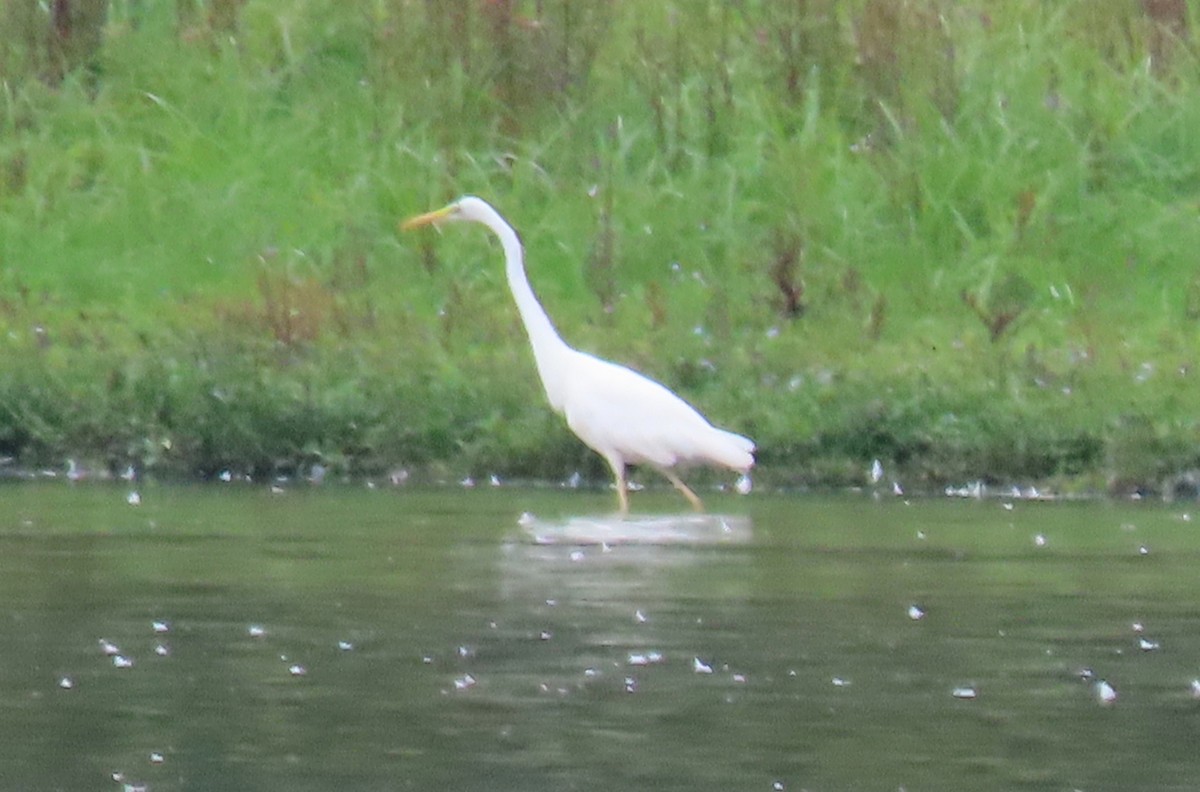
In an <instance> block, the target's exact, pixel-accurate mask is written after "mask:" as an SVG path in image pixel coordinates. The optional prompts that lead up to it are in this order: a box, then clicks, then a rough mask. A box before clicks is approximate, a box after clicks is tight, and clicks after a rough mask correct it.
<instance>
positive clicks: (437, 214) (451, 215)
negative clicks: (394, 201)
mask: <svg viewBox="0 0 1200 792" xmlns="http://www.w3.org/2000/svg"><path fill="white" fill-rule="evenodd" d="M489 213H492V214H494V213H495V210H493V209H492V208H491V207H490V206H489V205H488V203H487V201H485V200H483V199H482V198H476V197H475V196H473V195H464V196H463V197H462V198H459V199H458V200H457V201H455V202H453V203H451V204H447V205H446V206H443V207H442V208H441V209H435V210H434V211H432V212H426V213H425V214H421V215H417V216H416V217H410V218H408V219H407V220H405V221H404V222H402V223H401V224H400V230H401V231H411V230H412V229H414V228H420V227H421V226H427V225H435V226H436V225H441V224H442V223H449V222H453V221H462V220H474V221H476V222H480V221H482V220H483V218H484V217H485V216H487V215H488V214H489Z"/></svg>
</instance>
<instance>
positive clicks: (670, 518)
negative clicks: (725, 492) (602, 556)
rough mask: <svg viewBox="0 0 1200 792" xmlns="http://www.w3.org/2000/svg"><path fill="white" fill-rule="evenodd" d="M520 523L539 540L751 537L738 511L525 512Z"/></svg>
mask: <svg viewBox="0 0 1200 792" xmlns="http://www.w3.org/2000/svg"><path fill="white" fill-rule="evenodd" d="M519 522H520V525H521V527H522V528H524V529H525V530H526V531H527V532H528V533H529V535H530V536H531V537H533V541H535V542H537V543H538V544H574V545H589V544H607V545H615V544H654V545H666V544H685V545H706V544H736V543H743V542H748V541H750V538H751V522H750V519H749V518H748V517H744V516H741V515H719V514H683V515H675V514H672V515H662V516H631V517H624V518H622V517H617V516H611V517H609V516H606V517H568V518H566V519H560V520H543V519H540V518H538V517H535V516H534V515H532V514H529V513H528V512H526V513H525V514H523V515H521V519H520V521H519Z"/></svg>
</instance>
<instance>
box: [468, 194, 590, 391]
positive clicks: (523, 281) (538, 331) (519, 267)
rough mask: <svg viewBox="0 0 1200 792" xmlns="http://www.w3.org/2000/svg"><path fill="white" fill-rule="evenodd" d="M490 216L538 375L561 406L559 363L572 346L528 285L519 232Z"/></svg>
mask: <svg viewBox="0 0 1200 792" xmlns="http://www.w3.org/2000/svg"><path fill="white" fill-rule="evenodd" d="M491 219H492V220H493V222H488V223H486V225H487V226H488V228H490V229H491V230H492V231H493V233H495V234H496V236H497V237H499V239H500V244H501V246H502V247H503V248H504V261H505V272H506V274H507V276H508V288H509V290H510V291H511V292H512V296H513V300H514V301H515V302H516V303H517V310H518V311H519V312H520V313H521V321H522V323H524V325H525V333H526V334H527V335H528V336H529V343H530V345H531V346H532V347H533V358H534V361H535V362H536V363H537V369H538V376H540V377H541V379H542V386H543V387H544V388H545V390H546V395H547V397H549V399H550V404H551V405H552V406H554V407H555V408H559V407H561V404H562V400H561V393H562V382H561V381H560V378H559V376H560V375H559V373H560V372H561V371H562V366H561V365H558V362H559V361H560V360H561V359H562V357H563V355H564V353H567V352H569V351H570V349H571V348H570V347H569V346H567V343H566V342H565V341H563V340H562V338H561V337H559V335H558V332H557V331H556V330H555V329H554V324H553V322H551V321H550V317H549V316H547V315H546V311H545V309H543V308H542V305H541V303H539V302H538V299H537V296H536V295H535V294H534V293H533V287H531V286H530V285H529V278H528V277H526V275H525V252H524V249H523V248H522V246H521V240H520V238H519V237H518V236H517V232H516V231H514V230H513V229H512V227H511V226H509V225H508V223H506V222H504V220H503V219H502V218H501V217H500V215H499V214H496V215H495V217H494V218H491Z"/></svg>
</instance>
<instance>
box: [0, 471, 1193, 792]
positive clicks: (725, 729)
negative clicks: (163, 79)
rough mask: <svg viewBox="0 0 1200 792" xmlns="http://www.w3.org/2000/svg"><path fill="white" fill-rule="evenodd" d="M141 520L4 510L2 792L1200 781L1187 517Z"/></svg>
mask: <svg viewBox="0 0 1200 792" xmlns="http://www.w3.org/2000/svg"><path fill="white" fill-rule="evenodd" d="M140 492H141V503H140V504H139V505H136V506H135V505H130V504H129V503H128V502H127V494H128V488H120V487H115V486H111V485H89V486H69V485H67V484H65V483H54V484H37V485H30V484H19V485H18V484H9V485H5V486H4V487H3V488H0V498H2V499H3V503H4V509H3V512H2V514H0V623H2V624H3V629H2V631H0V789H6V790H7V789H39V790H45V789H64V790H79V789H117V790H120V789H121V788H122V786H123V785H125V784H128V785H132V786H139V785H148V786H149V788H150V789H151V790H158V791H159V792H161V791H162V790H178V789H218V788H223V789H242V790H276V789H277V790H329V789H353V790H390V789H420V790H427V789H463V790H473V789H478V790H485V789H486V790H503V789H521V790H564V789H576V790H592V789H596V790H601V789H603V790H610V789H614V790H615V789H655V790H674V789H678V790H733V789H745V790H764V791H765V790H773V789H787V790H799V789H809V790H843V789H845V790H849V789H878V790H895V789H900V788H904V789H907V790H929V789H947V790H962V789H976V790H978V789H1047V790H1071V789H1081V790H1088V791H1089V792H1094V791H1095V790H1130V789H1139V790H1152V789H1192V788H1196V787H1198V786H1200V749H1198V746H1200V701H1198V700H1196V699H1195V698H1194V697H1193V692H1192V681H1193V680H1194V679H1197V678H1198V677H1200V604H1198V594H1200V584H1198V582H1197V573H1196V570H1197V558H1198V553H1200V550H1198V548H1200V540H1198V539H1197V536H1196V526H1195V525H1194V524H1193V523H1192V521H1191V515H1190V514H1189V511H1188V510H1189V508H1190V506H1180V505H1175V506H1164V505H1161V504H1130V503H1122V504H1116V503H1111V502H1098V503H1071V504H1068V503H1040V502H1028V501H1018V502H1015V503H1014V502H1011V501H1001V500H984V501H974V500H970V501H968V500H961V501H959V500H955V501H948V500H916V501H913V502H911V503H906V502H904V501H902V500H899V499H894V498H891V497H888V498H885V499H879V500H875V499H872V498H870V497H868V496H845V497H819V496H789V497H782V496H780V497H771V496H760V495H755V496H752V497H749V498H729V499H726V500H722V499H720V498H718V497H715V496H714V498H713V499H712V502H711V503H710V507H711V508H712V509H713V511H714V512H717V513H719V514H721V515H724V516H725V517H726V519H727V521H729V523H730V525H731V526H732V528H733V530H732V532H731V533H729V534H728V535H725V536H722V535H721V534H720V532H719V531H718V532H717V533H715V534H714V533H712V532H708V533H705V531H709V529H711V528H712V525H715V524H716V523H712V524H707V525H701V526H700V527H697V526H696V525H694V524H692V525H691V527H688V524H686V523H683V522H681V523H679V524H678V526H677V528H678V530H674V531H668V532H664V538H663V539H662V540H661V541H656V540H655V535H654V530H656V529H653V526H654V525H660V526H661V520H662V518H663V515H664V514H669V513H670V510H672V509H675V508H677V507H678V502H677V501H676V500H675V498H674V495H673V494H672V493H666V492H664V493H638V495H637V498H636V500H635V506H637V507H641V508H644V509H646V510H647V511H649V512H653V513H655V514H656V518H655V519H656V520H657V521H658V522H655V521H646V522H644V523H642V522H638V521H635V522H634V528H633V529H631V530H630V531H629V532H628V535H622V536H618V537H616V539H615V540H613V537H612V536H611V535H610V536H608V537H607V538H608V539H609V540H612V541H609V542H608V544H595V543H587V542H585V541H583V539H584V538H582V537H574V539H573V540H572V541H559V542H557V543H547V544H539V543H535V542H534V541H533V540H532V538H531V537H532V533H535V532H534V531H532V530H531V529H530V530H527V528H526V527H522V523H524V524H527V525H532V524H536V525H538V526H540V529H541V533H542V534H543V535H544V534H545V533H546V531H547V530H549V531H551V532H553V531H555V530H556V529H563V530H564V531H565V529H566V527H567V526H570V525H572V524H574V526H575V528H578V527H579V522H578V521H576V522H575V523H572V521H571V519H570V518H572V517H578V516H580V515H592V516H593V517H595V516H599V515H603V514H604V512H605V510H606V509H609V508H611V506H612V504H611V502H610V501H611V496H610V494H608V493H581V492H558V491H551V490H532V489H509V488H500V489H487V490H484V489H479V490H472V491H467V490H442V491H436V492H428V491H424V492H422V491H414V490H407V489H393V488H388V489H378V490H373V491H368V490H366V489H365V488H359V487H340V488H339V487H324V488H312V489H309V488H297V489H295V490H290V491H287V492H284V493H282V494H271V493H270V492H269V491H267V490H265V489H263V488H259V487H253V486H250V485H244V486H238V485H228V486H213V487H203V488H182V487H181V488H174V487H165V486H162V487H155V486H146V487H143V488H142V489H141V491H140ZM524 512H531V513H532V514H533V515H536V519H535V520H533V521H531V520H530V518H528V517H526V518H525V520H524V521H522V520H521V515H522V513H524ZM1197 520H1198V521H1200V515H1197ZM639 526H641V527H642V528H645V527H646V526H650V528H647V529H646V530H643V531H641V532H639V530H640V528H639ZM562 532H563V531H560V534H561V533H562ZM543 538H545V537H544V536H543ZM560 538H561V537H560ZM1138 628H1140V629H1141V632H1138ZM101 641H104V642H107V644H102V643H101ZM1141 642H1144V643H1141ZM106 651H108V652H116V654H112V655H110V654H107V653H106ZM117 657H120V658H123V659H122V660H116V658H117ZM1085 668H1088V669H1091V670H1092V671H1093V672H1094V674H1095V676H1096V677H1097V678H1103V679H1104V680H1106V681H1107V683H1108V684H1109V685H1110V686H1111V689H1112V690H1113V691H1115V694H1116V697H1117V698H1116V700H1115V702H1113V703H1111V704H1104V703H1102V702H1101V701H1100V697H1099V695H1098V685H1097V682H1096V681H1095V680H1089V679H1083V678H1081V670H1082V669H1085ZM114 779H116V780H114Z"/></svg>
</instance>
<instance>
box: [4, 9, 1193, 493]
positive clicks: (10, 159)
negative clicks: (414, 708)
mask: <svg viewBox="0 0 1200 792" xmlns="http://www.w3.org/2000/svg"><path fill="white" fill-rule="evenodd" d="M1194 17H1195V14H1194V9H1189V8H1188V7H1187V6H1186V5H1185V4H1184V3H1183V2H1182V0H1179V1H1178V2H1176V1H1174V0H1142V2H1136V1H1135V0H1055V1H1054V2H1049V1H1048V0H1047V1H1044V2H1043V1H1042V0H1010V2H1005V3H980V2H967V1H966V0H960V1H959V2H952V1H951V0H852V1H850V2H834V0H793V1H789V2H783V0H779V1H778V2H772V1H770V0H758V1H755V0H742V2H718V1H717V0H712V1H711V2H710V1H709V0H676V1H675V2H666V1H664V2H632V1H629V0H627V1H625V2H621V0H539V1H538V2H517V1H515V0H478V1H475V0H470V1H468V0H461V1H460V2H417V1H416V0H350V1H343V0H286V1H285V2H267V1H266V0H249V1H247V0H213V2H209V3H202V2H198V0H190V2H189V0H180V1H179V2H177V3H175V4H163V3H145V2H137V1H136V0H125V1H124V2H119V1H118V0H112V2H100V1H99V0H90V1H89V0H75V2H56V3H53V4H35V3H31V2H28V3H27V2H23V1H22V0H6V2H2V3H0V76H2V77H3V83H2V85H0V88H2V90H3V93H2V95H0V324H2V326H3V332H2V333H0V453H4V454H6V455H8V456H10V457H13V458H14V460H15V464H17V465H21V466H25V467H32V466H43V465H52V466H59V465H62V464H64V462H65V460H66V459H67V458H68V457H73V458H81V459H87V460H90V461H91V462H92V463H93V464H102V465H105V466H111V467H113V468H124V467H125V466H126V465H127V464H130V463H132V464H135V465H137V466H140V467H144V468H148V469H151V470H157V471H160V472H161V473H162V474H179V473H182V474H186V475H194V474H201V475H207V474H211V473H213V472H215V471H218V470H221V469H225V468H231V469H234V470H240V471H247V472H252V473H256V474H265V473H269V472H273V471H277V470H292V469H297V468H303V467H305V466H307V465H309V464H311V463H314V462H321V463H322V464H324V465H326V466H330V467H332V468H333V469H335V470H346V471H349V472H379V471H384V470H388V469H392V468H394V467H399V466H403V467H406V468H409V469H412V470H414V471H425V472H432V473H436V474H439V475H456V476H457V475H465V474H467V473H472V474H475V475H481V474H487V473H496V474H499V475H504V476H533V477H547V478H561V477H564V476H566V475H569V473H570V472H571V471H573V470H576V469H579V470H583V471H584V472H585V473H588V472H591V473H600V474H602V470H601V469H600V467H599V463H598V461H597V460H593V459H592V456H591V454H590V453H589V452H588V451H587V450H586V449H584V448H582V446H580V445H579V444H578V443H577V441H575V440H574V439H573V438H572V437H571V436H570V435H569V433H568V432H567V430H566V429H565V428H564V427H562V426H561V425H560V422H559V421H558V419H557V417H556V416H553V415H552V414H551V413H550V412H549V410H548V409H547V408H546V407H545V405H544V401H543V399H542V398H541V394H540V392H539V386H538V384H537V382H536V377H535V373H534V369H533V365H532V360H531V357H530V355H529V352H528V350H527V348H526V346H525V341H524V337H523V334H522V331H521V328H520V325H519V323H518V320H517V317H516V313H515V310H514V309H513V307H512V305H511V301H510V298H509V295H508V293H507V290H506V288H505V284H504V279H503V269H502V267H501V262H500V253H499V250H498V248H497V247H496V246H495V245H494V244H493V242H492V240H491V239H490V238H488V237H487V235H486V234H485V233H484V232H482V231H481V230H478V229H468V228H454V229H452V230H449V231H447V232H446V233H445V234H444V235H441V236H438V235H436V234H433V233H422V234H411V235H404V236H403V237H401V236H400V235H399V234H398V233H397V231H396V221H397V220H398V219H399V218H401V217H403V216H405V215H407V214H411V213H413V212H416V211H423V210H426V209H429V208H432V207H435V206H438V205H441V204H442V203H444V202H445V201H446V200H447V199H449V198H452V197H454V196H455V195H458V194H460V193H466V192H471V193H476V194H479V195H482V196H485V197H487V198H488V199H490V200H491V201H492V202H493V203H495V204H496V205H497V206H498V207H499V208H500V209H501V211H502V212H504V213H505V214H506V215H507V216H508V217H509V219H510V220H511V221H512V222H513V223H514V225H516V226H517V227H518V228H519V229H520V230H521V232H522V234H523V237H524V239H525V241H526V246H527V252H528V255H529V270H530V277H531V279H532V281H533V282H534V285H535V288H537V289H538V291H539V294H540V296H541V298H542V300H543V302H544V303H545V304H546V306H547V309H548V310H549V312H550V314H551V315H552V316H553V317H554V318H555V320H556V322H557V324H558V326H559V329H560V331H561V332H562V333H563V334H564V336H566V337H567V338H568V340H570V341H572V342H573V343H575V344H576V345H578V346H581V347H583V348H585V349H589V350H593V351H596V352H598V353H600V354H603V355H605V356H608V357H611V358H615V359H618V360H621V361H623V362H626V363H629V364H632V365H634V366H635V367H638V368H640V369H641V370H643V371H645V372H647V373H650V374H652V375H654V376H656V377H657V378H659V379H661V380H663V381H664V382H666V383H667V384H668V385H670V386H672V387H674V388H676V389H678V390H679V391H681V392H682V393H683V394H684V395H685V396H687V397H688V398H689V399H691V400H692V401H694V402H695V403H697V404H698V405H700V406H701V407H702V408H703V410H704V411H705V412H706V413H708V414H709V415H710V417H712V418H713V419H714V420H715V421H716V422H718V423H720V424H723V425H726V426H728V427H730V428H733V429H736V430H739V431H742V432H745V433H748V434H750V435H751V436H753V437H754V438H755V439H756V440H757V441H758V442H759V444H760V447H761V451H760V454H759V459H760V467H761V471H762V472H761V473H760V479H768V480H773V481H774V482H776V483H783V484H841V483H847V482H854V483H859V482H861V481H862V480H863V478H864V475H865V470H866V469H867V468H868V466H869V465H870V463H871V460H873V459H876V458H878V459H880V460H881V461H882V462H883V463H884V465H885V469H886V470H887V471H888V475H889V477H890V476H892V475H896V476H898V477H899V478H900V480H901V481H903V482H905V484H906V485H907V486H910V487H916V486H921V485H934V484H941V483H944V482H949V481H964V480H968V479H973V478H984V479H992V480H999V481H1037V482H1050V483H1053V484H1056V485H1057V486H1060V487H1078V488H1089V489H1102V488H1105V487H1108V488H1110V489H1113V490H1115V491H1129V490H1130V489H1132V488H1141V489H1147V490H1153V489H1156V488H1160V487H1163V486H1173V485H1171V484H1170V483H1169V482H1172V481H1174V482H1180V481H1183V478H1181V477H1180V474H1182V473H1184V472H1186V471H1189V470H1190V469H1192V468H1195V467H1200V446H1198V445H1197V440H1198V439H1200V436H1198V435H1200V433H1198V427H1197V416H1200V398H1198V396H1197V387H1196V382H1195V380H1196V378H1197V376H1200V367H1198V363H1200V361H1198V360H1197V348H1196V344H1195V341H1196V339H1197V335H1198V332H1200V269H1198V268H1197V259H1196V255H1197V254H1196V251H1200V217H1198V213H1200V203H1198V198H1200V135H1197V134H1196V130H1197V129H1200V60H1198V58H1197V52H1196V50H1195V46H1194V44H1193V33H1192V28H1191V20H1192V19H1193V18H1194Z"/></svg>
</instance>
